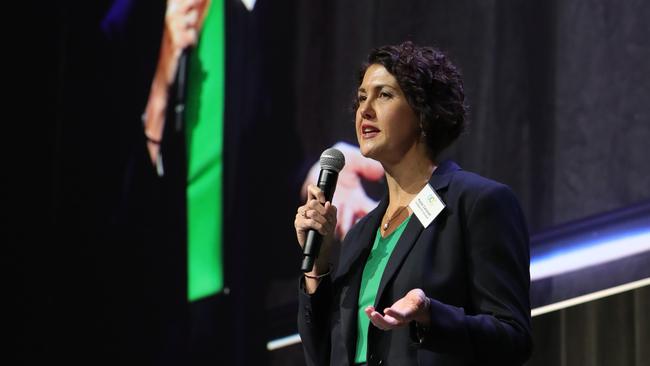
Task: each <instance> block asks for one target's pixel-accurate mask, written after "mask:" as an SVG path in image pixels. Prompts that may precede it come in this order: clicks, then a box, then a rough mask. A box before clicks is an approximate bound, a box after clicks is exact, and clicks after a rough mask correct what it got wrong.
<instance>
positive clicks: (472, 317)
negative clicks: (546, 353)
mask: <svg viewBox="0 0 650 366" xmlns="http://www.w3.org/2000/svg"><path fill="white" fill-rule="evenodd" d="M355 120H356V123H355V127H356V133H357V139H358V141H359V147H360V150H361V153H362V154H363V155H364V156H366V157H370V158H372V159H375V160H377V161H379V162H380V163H381V164H382V166H383V168H384V170H385V175H386V183H387V188H388V192H387V194H386V195H385V196H384V198H383V199H382V200H381V202H380V203H379V205H378V206H377V208H375V209H374V210H373V211H371V212H370V213H368V214H367V215H366V216H365V217H364V218H362V219H361V220H359V222H358V223H357V224H356V225H355V226H354V227H353V228H352V229H351V230H350V231H349V232H348V234H347V235H346V237H345V240H344V241H343V243H342V245H341V248H340V255H339V257H338V260H335V259H334V258H330V256H329V252H330V249H331V246H332V245H331V240H325V243H324V244H323V246H322V248H321V253H320V256H319V257H318V259H317V261H316V263H315V264H314V269H313V270H312V271H311V272H309V273H305V274H304V277H303V278H301V281H300V293H299V301H300V307H299V313H298V327H299V330H300V336H301V338H302V342H303V347H304V351H305V357H306V359H307V363H308V364H309V365H354V364H366V363H367V364H368V365H485V364H495V365H520V364H522V363H524V362H525V361H526V360H527V359H528V357H529V355H530V349H531V339H530V304H529V299H528V288H529V282H530V278H529V272H528V267H529V249H528V233H527V229H526V224H525V220H524V217H523V215H522V212H521V209H520V207H519V204H518V202H517V200H516V198H515V197H514V195H513V194H512V192H511V191H510V189H509V188H507V187H506V186H504V185H502V184H499V183H497V182H494V181H491V180H488V179H486V178H483V177H480V176H478V175H476V174H472V173H469V172H465V171H462V170H461V169H460V168H459V167H458V166H457V165H456V164H455V163H453V162H451V161H445V162H438V160H437V157H438V156H439V154H440V152H441V151H442V150H444V149H445V148H446V147H447V146H449V145H450V144H451V143H452V142H453V141H454V140H455V139H456V138H457V137H458V136H459V134H460V133H461V132H462V130H463V128H464V124H465V106H464V94H463V87H462V81H461V78H460V75H459V73H458V71H457V70H456V68H455V67H454V66H453V65H452V64H451V62H450V61H449V60H448V59H447V57H446V56H445V55H444V54H443V53H442V52H440V51H438V50H436V49H432V48H427V47H417V46H415V45H413V44H412V43H410V42H406V43H403V44H401V45H398V46H384V47H381V48H378V49H375V50H373V51H372V52H371V54H370V55H369V58H368V63H367V65H366V66H364V67H363V69H362V73H361V81H360V86H359V89H358V98H357V110H356V118H355ZM443 207H444V208H443ZM335 226H336V208H335V207H334V206H332V205H331V203H330V202H326V201H325V198H324V195H323V193H322V192H320V191H319V190H318V188H317V187H315V186H309V188H308V197H307V202H306V204H305V205H303V206H301V207H299V208H298V212H297V214H296V220H295V228H296V234H297V237H298V242H299V243H300V245H303V244H304V242H305V237H306V232H307V231H308V230H309V229H315V230H318V231H319V232H320V233H321V234H322V235H324V236H325V237H326V239H327V238H331V236H332V234H333V231H334V228H335ZM330 262H337V263H336V266H335V269H333V270H332V271H331V272H330V264H329V263H330Z"/></svg>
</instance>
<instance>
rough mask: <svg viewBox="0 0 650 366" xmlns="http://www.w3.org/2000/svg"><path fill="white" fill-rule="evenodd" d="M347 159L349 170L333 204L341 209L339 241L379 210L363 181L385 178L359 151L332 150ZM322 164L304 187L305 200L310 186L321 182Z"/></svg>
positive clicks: (341, 147)
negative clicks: (357, 223)
mask: <svg viewBox="0 0 650 366" xmlns="http://www.w3.org/2000/svg"><path fill="white" fill-rule="evenodd" d="M332 147H334V148H336V149H338V150H340V151H341V152H342V153H343V155H344V156H345V166H344V167H343V169H342V170H341V172H340V173H339V177H338V182H337V185H336V191H335V193H334V198H333V199H332V203H333V205H334V206H336V207H337V208H338V211H337V224H336V231H335V233H336V235H335V237H336V238H337V239H341V240H342V239H343V238H345V235H346V234H347V233H348V231H349V230H350V228H351V227H352V225H354V223H356V222H357V220H359V219H360V218H362V217H363V216H365V215H366V214H367V213H368V212H369V211H370V210H372V209H373V208H375V206H376V205H377V202H376V201H374V200H373V199H371V198H370V197H368V195H367V194H366V192H365V190H364V189H363V186H362V184H361V179H362V178H364V179H368V180H370V181H377V180H379V179H381V177H383V175H384V168H383V167H382V166H381V164H379V163H378V162H377V161H375V160H372V159H369V158H366V157H364V156H363V155H361V152H360V151H359V148H358V147H357V146H354V145H350V144H348V143H345V142H338V143H336V144H335V145H334V146H332ZM319 172H320V164H319V163H318V162H316V163H315V164H314V165H313V166H312V167H311V169H310V170H309V173H308V174H307V177H306V178H305V181H304V183H303V188H302V197H303V198H304V197H305V193H306V192H307V186H308V185H309V184H312V183H313V182H316V181H318V173H319Z"/></svg>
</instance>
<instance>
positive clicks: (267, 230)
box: [4, 0, 650, 365]
mask: <svg viewBox="0 0 650 366" xmlns="http://www.w3.org/2000/svg"><path fill="white" fill-rule="evenodd" d="M109 3H111V1H108V0H105V1H101V2H85V3H84V4H83V6H80V4H78V3H77V2H68V1H63V2H60V3H57V2H48V3H47V4H46V5H43V6H42V7H40V8H39V9H37V10H34V9H29V13H30V14H32V11H33V12H34V13H33V14H34V15H35V17H36V19H37V21H36V22H34V23H35V24H34V26H33V27H30V30H31V33H30V34H29V35H26V36H25V40H26V41H27V42H25V43H24V49H25V50H24V51H23V48H21V49H20V51H19V52H16V54H18V55H19V56H21V57H18V59H19V60H20V62H23V61H25V62H24V63H25V64H26V65H25V66H26V67H25V70H24V71H23V70H22V69H21V75H25V77H24V78H21V79H20V82H19V84H20V86H21V87H20V88H18V89H16V94H18V95H19V97H20V98H19V99H22V100H23V101H24V105H23V104H20V105H19V106H18V108H15V107H14V110H16V109H17V110H18V111H19V112H21V113H22V114H23V115H24V116H29V117H28V119H27V122H28V123H22V121H23V120H24V119H23V118H20V119H18V120H17V122H16V123H13V122H12V123H11V124H16V125H20V127H21V128H20V129H21V134H19V135H16V136H26V137H27V138H25V139H21V145H22V147H21V149H17V150H14V153H13V154H10V155H11V157H12V158H13V157H15V156H18V157H19V158H18V159H11V160H14V161H17V162H18V164H17V165H19V167H18V168H17V169H16V170H13V168H4V170H5V171H7V172H9V173H10V174H12V175H11V176H13V177H17V178H18V179H15V181H16V182H17V184H16V187H15V189H14V188H12V189H11V191H10V192H11V193H12V195H13V192H18V193H19V194H16V196H20V198H21V201H20V202H19V204H18V205H16V206H15V207H16V208H15V209H11V210H7V211H8V212H9V213H10V216H11V217H15V218H17V221H16V222H17V223H22V224H25V225H24V228H23V226H21V225H13V221H10V224H8V225H7V227H8V228H10V230H9V232H10V234H11V235H10V243H11V244H13V245H9V256H8V257H7V258H8V260H7V261H8V262H10V266H9V268H10V271H11V273H12V276H11V277H8V278H16V281H15V282H14V286H16V284H17V289H16V291H15V296H13V297H12V299H10V300H9V303H10V305H14V307H13V308H12V311H11V312H9V313H8V314H10V316H11V317H12V318H13V321H12V322H11V324H10V325H11V327H10V328H9V329H10V332H11V330H13V329H16V331H15V332H13V333H14V334H15V336H14V337H13V338H12V342H13V343H15V346H14V344H13V343H10V348H11V349H12V351H13V353H15V354H16V355H17V356H19V357H20V358H21V359H22V360H23V363H30V364H38V363H42V362H43V361H46V362H50V361H52V360H55V359H61V360H65V359H66V358H68V357H69V355H70V354H73V355H76V356H75V358H76V359H78V360H81V359H84V360H86V361H88V362H91V363H92V361H93V360H94V361H97V360H101V359H102V357H104V356H105V355H106V354H109V355H111V354H112V356H111V357H108V358H106V357H104V358H103V360H104V362H110V361H111V360H122V359H128V351H129V350H133V349H134V347H135V348H136V351H138V352H139V354H138V357H136V358H141V359H142V360H145V363H146V362H147V361H149V363H150V364H151V363H153V364H156V363H157V364H164V363H165V361H166V362H167V363H174V360H175V358H183V357H190V358H191V362H189V363H191V364H197V365H202V364H232V365H249V364H261V365H264V364H273V365H286V364H300V362H301V360H302V353H301V349H300V347H299V346H292V347H290V348H288V349H285V350H283V351H276V352H275V353H268V352H266V350H265V343H266V342H267V341H268V340H270V339H272V338H275V337H280V336H285V335H289V334H293V333H294V332H295V331H296V327H295V313H296V301H295V296H296V292H295V291H296V279H297V277H298V275H299V271H298V262H299V259H300V252H299V250H298V247H297V245H296V244H295V234H294V232H293V228H292V223H293V216H294V213H295V208H296V206H297V205H298V203H299V197H298V189H299V187H300V185H301V184H302V179H304V175H305V173H306V171H307V169H308V168H309V166H310V165H311V164H313V163H314V162H315V161H316V160H317V158H318V156H319V155H320V153H321V152H322V150H323V149H325V148H326V147H329V146H330V145H332V144H333V143H335V142H337V141H341V140H343V141H348V142H352V143H355V140H354V132H353V127H352V121H353V119H352V116H353V114H352V112H351V109H350V106H351V102H352V97H353V96H354V94H355V89H356V86H357V85H356V80H357V76H358V74H357V70H358V67H359V65H360V63H361V62H362V61H363V59H364V57H365V55H366V54H367V53H368V51H369V50H370V49H371V48H372V47H375V46H379V45H383V44H388V43H397V42H400V41H403V40H406V39H410V40H412V41H414V42H416V43H419V44H426V45H435V46H439V47H440V48H442V49H444V50H446V51H448V53H449V55H450V56H451V58H452V60H454V61H455V63H456V64H457V65H458V66H459V67H460V68H461V70H462V71H463V74H464V78H465V85H466V95H467V102H468V104H469V105H470V108H471V109H470V123H471V125H470V129H469V131H468V132H467V134H465V135H464V136H463V137H462V138H461V140H460V141H459V142H458V143H457V144H456V145H455V146H453V147H452V148H450V149H449V151H447V153H446V155H447V156H448V157H451V158H453V159H455V160H457V161H458V162H459V163H460V164H461V165H462V166H463V167H464V168H465V169H468V170H472V171H476V172H478V173H480V174H483V175H485V176H487V177H490V178H493V179H496V180H499V181H502V182H504V183H506V184H508V185H510V186H511V187H512V188H513V189H514V191H515V192H516V193H517V195H518V197H519V198H520V200H521V203H522V205H523V208H524V210H525V212H526V215H527V218H528V221H529V224H530V228H531V232H533V233H535V232H540V231H543V230H544V229H545V228H548V227H551V226H553V225H556V224H560V223H563V222H566V221H569V220H572V219H577V218H581V217H584V216H587V215H591V214H596V213H599V212H602V211H606V210H610V209H615V208H618V207H624V206H626V205H629V204H632V203H635V202H638V201H641V200H645V199H648V198H650V192H649V191H648V187H650V169H649V168H648V163H647V160H648V157H649V156H650V144H648V141H650V107H649V106H650V98H649V97H648V96H649V95H650V62H648V61H647V60H648V59H650V44H649V39H650V37H649V36H650V30H649V26H648V21H647V20H648V19H650V5H649V4H648V3H647V2H645V1H641V0H629V1H614V0H609V1H604V0H593V1H579V0H569V1H560V0H550V1H537V2H531V1H523V0H522V1H497V0H486V1H468V0H454V1H451V0H447V1H424V0H419V1H398V0H390V1H388V0H358V1H346V0H310V1H299V0H288V1H271V0H258V2H257V4H256V6H255V10H254V11H253V12H248V11H247V10H246V9H245V8H244V6H243V5H242V4H241V2H240V1H239V0H227V1H226V12H227V15H226V23H227V24H226V27H227V52H226V55H227V66H226V67H227V86H226V88H227V100H226V126H225V128H226V140H225V153H224V158H225V162H226V165H225V182H224V184H225V189H226V193H225V194H226V196H225V197H224V202H225V208H224V209H225V220H226V222H225V224H226V225H225V227H226V233H225V235H226V247H225V258H226V263H225V266H226V278H225V281H226V287H227V288H228V291H227V292H224V293H222V294H220V295H218V296H215V297H212V298H208V299H205V300H202V301H200V302H198V303H194V304H192V305H191V306H186V305H187V304H185V303H184V302H183V301H184V292H185V287H184V281H185V278H184V277H183V276H184V272H185V268H186V267H185V259H186V257H185V255H184V246H183V245H185V242H184V230H185V228H184V225H183V219H184V208H183V202H184V201H183V188H184V187H183V184H182V183H183V178H184V177H183V176H182V169H183V167H182V165H183V163H182V161H183V148H182V146H181V145H182V144H179V145H178V146H176V148H177V150H176V152H175V154H176V156H175V158H173V159H174V160H176V162H177V163H178V167H179V168H178V169H179V170H178V171H177V172H178V173H179V175H178V176H175V177H173V178H170V180H169V183H168V184H156V183H152V181H150V180H149V179H153V178H152V177H150V176H146V175H142V174H143V171H142V167H140V168H136V167H134V166H133V165H128V161H129V156H131V157H132V156H133V154H134V152H133V150H129V146H131V147H130V148H131V149H133V148H134V147H133V146H135V147H137V146H142V145H138V142H137V140H138V139H143V137H142V136H140V135H139V130H138V128H139V125H138V123H139V121H138V120H137V118H135V119H133V121H131V120H128V121H127V120H122V119H120V121H119V122H115V120H114V119H112V118H111V117H112V116H114V115H115V114H116V113H117V114H120V113H127V112H126V110H130V111H132V112H133V111H135V112H138V111H139V107H138V106H135V105H132V104H134V103H135V100H134V98H131V96H133V95H135V94H137V93H139V92H142V88H140V87H136V85H135V84H129V77H131V76H132V77H133V79H132V80H131V81H132V82H135V81H137V82H142V83H144V85H145V86H146V80H143V79H142V78H143V77H144V76H145V74H146V72H137V70H131V71H130V72H132V74H130V73H129V72H127V73H126V74H119V73H118V74H108V75H107V74H106V73H105V72H104V71H105V70H103V68H102V67H103V66H110V67H114V66H117V67H120V65H119V62H126V63H127V64H128V59H123V60H121V61H119V60H118V64H117V65H116V64H115V63H113V60H112V59H110V58H107V57H104V56H105V55H106V53H107V52H109V51H108V50H107V49H106V47H105V45H104V44H102V43H101V42H99V41H98V39H99V34H98V29H97V25H98V22H99V20H100V19H101V18H102V16H103V15H104V12H105V11H106V9H107V7H108V4H109ZM138 3H140V5H141V6H143V5H142V4H144V3H143V2H138ZM154 3H155V4H156V5H155V6H154V5H152V8H151V9H154V8H155V9H160V8H161V4H162V3H163V2H162V1H156V2H152V4H154ZM155 13H156V11H155V10H152V11H151V12H147V11H145V12H144V13H143V14H145V15H147V16H148V18H147V17H145V18H147V19H148V22H146V23H142V22H141V23H138V24H136V26H137V27H139V29H141V30H142V34H144V33H146V30H147V29H154V27H155V26H156V24H159V23H156V22H158V21H159V20H160V18H159V15H160V14H158V15H156V14H155ZM150 26H151V27H152V28H149V27H150ZM154 38H155V37H154ZM151 45H152V46H153V47H154V48H155V47H157V45H156V44H155V42H154V43H153V44H151ZM137 49H138V50H140V51H143V52H144V51H146V50H144V49H141V48H137ZM154 51H155V50H154ZM22 56H25V57H22ZM27 61H31V62H32V63H33V65H32V64H31V63H28V62H27ZM122 66H123V65H122ZM141 66H142V65H141ZM127 69H128V66H127ZM141 70H146V67H145V68H143V69H141ZM149 71H150V70H149ZM112 75H115V76H116V78H112ZM119 82H126V84H125V85H127V87H126V88H123V89H118V90H113V89H110V88H105V86H106V85H111V84H115V83H119ZM123 85H124V84H123ZM145 91H146V90H145ZM103 98H106V99H103ZM120 100H126V104H128V105H129V106H127V107H124V106H123V105H122V104H121V103H120ZM35 103H36V104H35ZM100 106H101V107H100ZM122 107H124V108H126V109H121V108H122ZM138 113H139V112H138ZM136 114H137V113H136ZM136 117H137V116H136ZM19 122H20V123H19ZM113 123H114V124H113ZM10 136H14V135H10ZM176 139H179V137H178V136H176ZM125 140H128V142H125ZM134 141H135V142H134ZM141 142H143V140H142V141H141ZM127 145H128V146H127ZM140 163H142V162H140ZM129 166H130V167H131V169H133V170H131V173H132V174H134V176H135V177H137V178H138V179H137V180H136V181H137V182H138V184H139V185H138V186H133V185H127V184H126V183H125V182H126V181H127V180H126V178H128V174H127V173H125V171H128V169H127V168H128V167H129ZM138 173H139V174H140V175H138ZM147 182H149V183H147ZM152 185H153V186H155V187H156V188H155V190H154V191H150V190H148V188H151V186H152ZM127 186H128V187H127ZM129 187H130V188H131V189H135V190H136V191H138V190H139V191H140V192H145V191H147V192H149V193H150V195H148V194H146V195H144V196H142V197H141V200H140V201H138V207H139V208H140V209H141V211H137V208H138V207H136V211H135V212H136V213H138V215H139V216H134V218H135V219H136V220H134V221H131V222H129V225H132V226H130V228H131V229H133V230H135V231H137V232H138V235H141V236H134V237H131V238H130V239H128V240H126V241H119V240H118V241H113V239H114V238H112V237H111V236H110V235H108V236H107V232H106V231H107V230H108V229H107V228H110V227H111V226H110V225H109V224H110V223H111V222H112V221H111V220H112V219H114V218H122V219H124V216H121V215H120V214H119V212H120V211H119V209H120V207H121V206H120V202H123V200H125V196H124V194H125V192H124V191H125V190H127V188H129ZM152 212H153V213H154V214H155V215H158V216H153V217H151V218H150V219H147V220H144V219H143V213H152ZM160 222H164V223H165V225H164V226H163V227H164V229H163V230H162V231H160V232H157V231H156V230H157V229H160V226H159V225H157V224H156V223H160ZM141 224H142V225H144V227H145V228H146V229H145V230H141V229H142V226H141ZM152 232H155V233H156V234H155V235H154V236H149V235H148V234H149V233H152ZM14 234H15V235H14ZM161 242H162V243H164V245H163V247H162V248H163V249H164V250H162V251H158V252H156V254H155V255H154V256H150V255H148V254H149V253H151V251H150V250H149V249H152V248H158V244H159V243H161ZM115 243H117V245H115ZM143 243H144V247H143V246H141V245H142V244H143ZM130 246H133V247H130ZM133 250H135V251H136V252H137V253H136V254H137V256H135V257H128V256H125V255H123V254H125V253H132V251H133ZM107 253H108V255H106V254H107ZM125 258H130V259H125ZM125 261H126V262H125ZM141 263H145V264H146V265H145V266H140V265H139V264H141ZM132 276H136V278H137V281H135V282H133V281H131V279H132V278H133V277H132ZM143 284H144V285H146V284H151V285H152V286H149V287H147V286H143ZM122 285H125V286H126V289H127V294H129V295H130V297H123V296H122V295H123V294H124V293H122V292H120V291H121V290H123V289H124V288H123V287H122ZM143 288H144V289H145V290H144V291H141V289H143ZM12 289H13V288H12ZM649 298H650V292H649V291H648V290H647V289H640V290H636V291H633V292H630V293H626V294H622V295H618V296H616V297H614V298H610V299H604V300H600V301H598V302H594V303H592V304H586V305H583V306H580V307H576V308H572V309H567V310H564V311H560V312H556V313H552V314H547V315H544V316H541V317H539V318H536V319H534V321H533V325H534V337H535V342H536V345H537V346H536V349H535V353H534V355H533V359H532V360H531V361H530V362H529V364H530V365H578V364H579V365H642V364H647V363H648V362H649V355H648V348H647V346H645V345H647V344H650V339H649V338H648V333H649V327H648V326H647V324H648V319H647V315H646V313H647V311H646V310H647V308H648V302H649ZM107 299H109V300H110V301H113V303H111V302H107V301H106V300H107ZM114 304H117V306H119V309H118V311H117V312H116V311H115V308H114V306H113V305H114ZM131 305H133V306H131ZM152 307H153V308H156V309H158V310H157V311H156V312H149V311H147V310H148V309H150V308H152ZM139 315H144V319H140V320H143V321H142V322H138V323H137V324H136V325H133V324H132V321H133V320H134V319H135V320H138V316H139ZM138 339H142V340H143V341H142V342H143V343H142V346H143V347H142V348H139V349H138V348H137V347H138V345H137V341H138ZM125 344H127V345H128V346H125ZM162 344H164V346H161V345H162ZM644 346H645V347H644ZM125 347H126V348H125ZM129 347H131V348H129ZM76 350H78V351H79V353H76V354H74V352H75V351H76ZM170 353H172V354H173V357H167V356H168V355H169V354H170ZM118 354H119V355H118ZM9 357H11V353H10V356H9ZM86 357H88V358H86ZM122 357H124V358H122ZM19 363H20V362H19Z"/></svg>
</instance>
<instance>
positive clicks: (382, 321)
mask: <svg viewBox="0 0 650 366" xmlns="http://www.w3.org/2000/svg"><path fill="white" fill-rule="evenodd" d="M364 312H365V313H366V315H367V316H368V319H370V322H371V323H372V325H374V326H375V327H377V328H379V329H381V330H391V329H394V328H397V327H399V326H402V325H403V324H402V323H401V322H400V321H399V320H397V319H395V318H393V317H391V316H388V315H382V314H381V313H379V312H378V311H377V310H375V308H374V307H372V306H368V307H367V308H365V309H364Z"/></svg>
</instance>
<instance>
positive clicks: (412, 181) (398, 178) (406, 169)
mask: <svg viewBox="0 0 650 366" xmlns="http://www.w3.org/2000/svg"><path fill="white" fill-rule="evenodd" d="M436 167H437V165H436V164H435V162H433V161H431V159H429V157H428V156H426V155H422V154H415V155H411V156H405V157H404V159H402V160H401V161H400V162H398V163H397V164H393V165H391V166H384V170H385V171H386V183H387V185H388V198H389V207H400V206H404V205H407V204H408V203H409V202H410V201H411V199H413V197H415V196H416V195H417V194H418V193H419V192H420V191H421V190H422V187H424V186H425V185H426V183H427V182H428V181H429V178H431V174H432V173H433V171H434V170H435V169H436Z"/></svg>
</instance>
